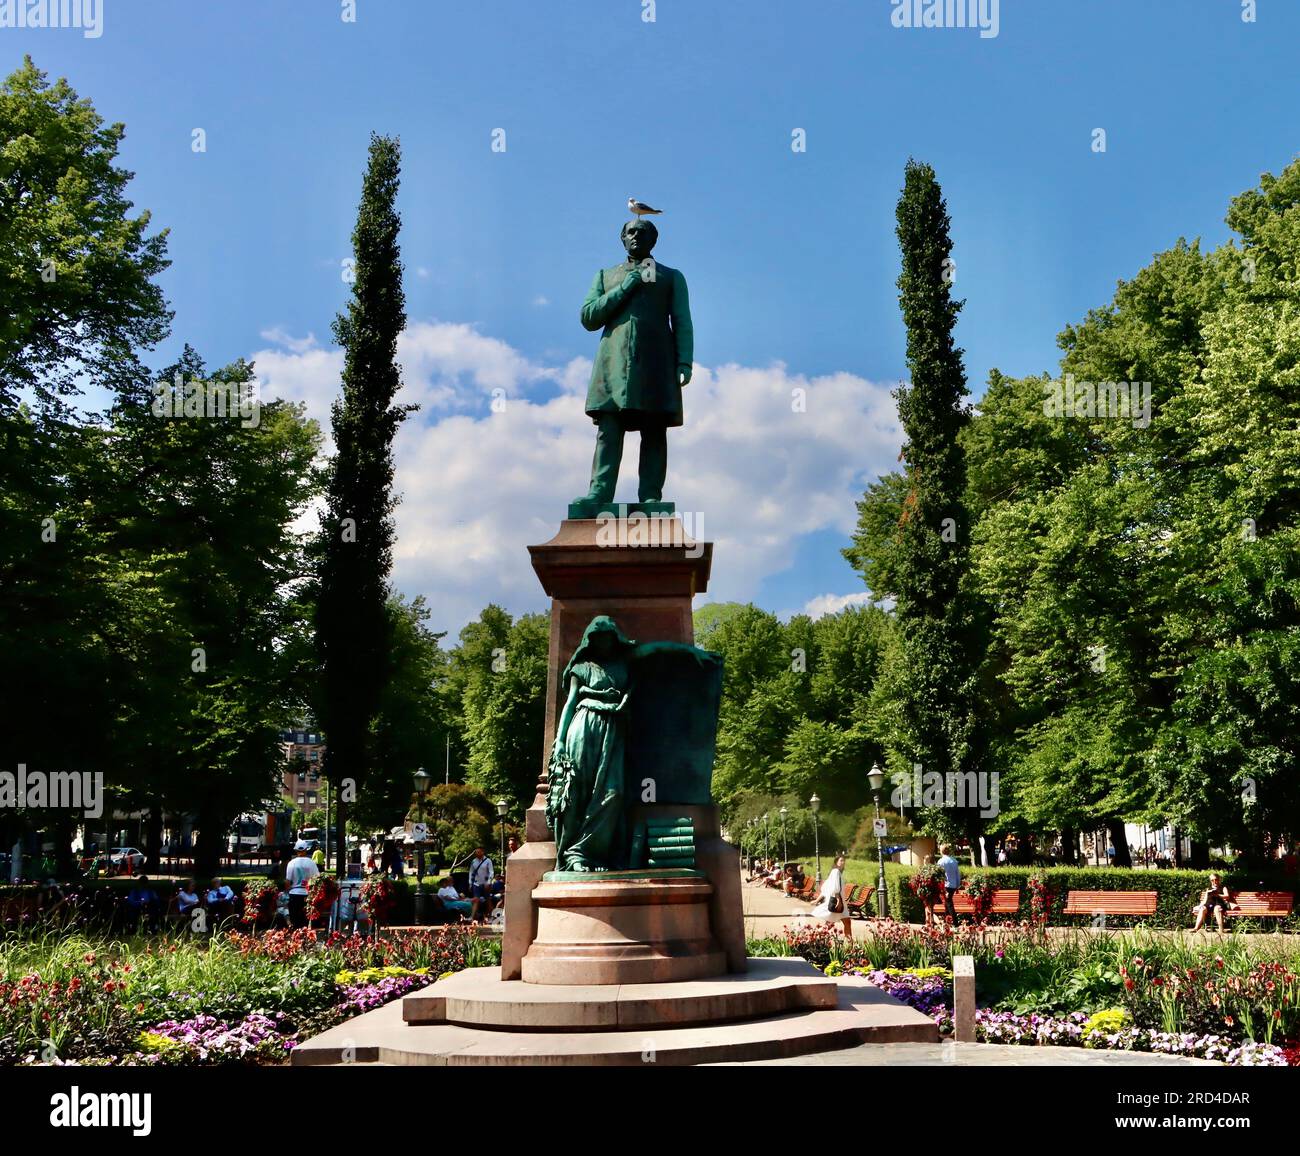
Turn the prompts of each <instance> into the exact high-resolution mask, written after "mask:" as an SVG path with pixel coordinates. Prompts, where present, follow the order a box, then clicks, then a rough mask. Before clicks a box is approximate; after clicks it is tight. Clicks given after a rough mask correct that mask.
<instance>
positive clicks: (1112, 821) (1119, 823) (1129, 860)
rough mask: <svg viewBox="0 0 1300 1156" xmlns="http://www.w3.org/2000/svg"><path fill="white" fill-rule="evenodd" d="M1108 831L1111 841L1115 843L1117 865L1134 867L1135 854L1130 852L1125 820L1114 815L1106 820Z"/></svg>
mask: <svg viewBox="0 0 1300 1156" xmlns="http://www.w3.org/2000/svg"><path fill="white" fill-rule="evenodd" d="M1106 831H1107V833H1108V834H1109V835H1110V841H1111V842H1112V843H1113V844H1114V845H1115V866H1116V867H1132V866H1133V856H1132V855H1131V854H1130V853H1129V848H1128V836H1127V835H1126V834H1125V833H1124V820H1123V819H1120V818H1118V817H1115V816H1112V817H1111V818H1109V819H1107V820H1106Z"/></svg>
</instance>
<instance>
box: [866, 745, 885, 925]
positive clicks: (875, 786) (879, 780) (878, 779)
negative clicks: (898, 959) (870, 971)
mask: <svg viewBox="0 0 1300 1156" xmlns="http://www.w3.org/2000/svg"><path fill="white" fill-rule="evenodd" d="M867 782H869V783H870V784H871V793H872V795H873V796H874V797H875V800H876V822H877V823H879V822H880V788H881V787H882V786H884V784H885V772H884V771H882V770H881V769H880V764H879V763H872V764H871V770H870V771H868V772H867ZM876 858H877V859H878V860H879V861H880V875H879V877H878V878H877V880H876V914H877V915H879V916H880V918H881V919H885V918H887V917H888V915H889V888H888V887H886V886H885V848H884V840H883V837H882V836H881V835H880V834H879V830H877V834H876Z"/></svg>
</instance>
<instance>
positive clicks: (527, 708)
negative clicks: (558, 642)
mask: <svg viewBox="0 0 1300 1156" xmlns="http://www.w3.org/2000/svg"><path fill="white" fill-rule="evenodd" d="M549 643H550V620H549V616H548V615H545V614H524V615H521V616H520V617H519V618H518V619H514V618H512V617H511V616H510V615H509V614H507V613H506V612H505V611H504V610H502V609H501V607H499V606H496V605H489V606H487V607H486V608H485V609H484V610H483V612H482V614H480V615H479V618H478V620H477V621H475V622H471V623H468V624H467V625H466V626H465V627H464V629H462V630H461V632H460V643H459V645H458V646H457V647H456V649H455V650H454V651H453V652H452V655H451V669H450V677H449V684H450V685H449V689H450V690H451V692H452V694H453V695H454V697H455V701H456V702H457V703H458V705H459V717H460V725H461V730H462V734H463V738H464V743H465V751H466V763H465V779H466V782H467V783H468V784H470V785H472V786H473V787H475V788H476V789H478V790H479V791H481V792H483V793H484V794H485V796H487V797H489V798H490V799H492V800H493V801H495V800H496V799H498V798H504V799H506V800H507V801H508V802H509V803H510V804H511V810H512V812H518V811H519V810H521V809H523V808H525V807H527V806H528V805H529V804H530V803H531V802H532V801H533V796H534V792H535V788H536V786H537V779H538V775H539V774H540V772H541V756H542V749H543V746H544V743H545V736H544V734H543V731H544V729H545V719H546V664H547V650H548V646H549ZM493 813H494V814H495V811H494V812H493Z"/></svg>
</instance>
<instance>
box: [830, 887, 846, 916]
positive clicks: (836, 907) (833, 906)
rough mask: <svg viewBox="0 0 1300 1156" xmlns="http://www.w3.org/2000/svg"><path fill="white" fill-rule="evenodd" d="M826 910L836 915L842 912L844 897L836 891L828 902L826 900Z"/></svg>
mask: <svg viewBox="0 0 1300 1156" xmlns="http://www.w3.org/2000/svg"><path fill="white" fill-rule="evenodd" d="M826 910H827V911H829V912H831V913H833V914H838V913H839V912H841V911H843V910H844V896H843V895H841V894H840V893H839V892H838V891H837V892H836V893H835V894H834V895H832V896H831V897H830V898H829V899H828V900H826Z"/></svg>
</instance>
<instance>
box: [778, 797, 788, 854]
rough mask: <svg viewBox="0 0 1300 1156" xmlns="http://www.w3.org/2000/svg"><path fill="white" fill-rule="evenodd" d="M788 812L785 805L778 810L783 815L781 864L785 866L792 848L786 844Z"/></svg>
mask: <svg viewBox="0 0 1300 1156" xmlns="http://www.w3.org/2000/svg"><path fill="white" fill-rule="evenodd" d="M788 813H789V812H788V810H787V808H785V807H782V808H781V809H780V811H778V812H777V814H779V815H780V816H781V865H782V866H783V867H784V865H785V862H786V860H787V859H789V858H790V849H789V847H788V846H787V845H786V841H785V817H786V815H787V814H788Z"/></svg>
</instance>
